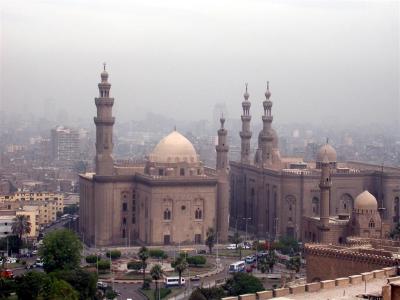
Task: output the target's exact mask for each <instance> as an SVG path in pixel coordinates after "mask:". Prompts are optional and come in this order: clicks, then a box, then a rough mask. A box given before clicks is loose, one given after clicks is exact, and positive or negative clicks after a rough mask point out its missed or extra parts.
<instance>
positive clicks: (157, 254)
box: [149, 249, 168, 259]
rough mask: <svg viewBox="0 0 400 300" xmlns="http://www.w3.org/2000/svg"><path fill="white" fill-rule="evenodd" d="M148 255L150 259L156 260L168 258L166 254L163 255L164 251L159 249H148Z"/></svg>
mask: <svg viewBox="0 0 400 300" xmlns="http://www.w3.org/2000/svg"><path fill="white" fill-rule="evenodd" d="M149 255H150V257H152V258H158V259H166V258H168V255H167V253H165V251H164V250H161V249H149Z"/></svg>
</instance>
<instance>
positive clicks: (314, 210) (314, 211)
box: [312, 197, 319, 217]
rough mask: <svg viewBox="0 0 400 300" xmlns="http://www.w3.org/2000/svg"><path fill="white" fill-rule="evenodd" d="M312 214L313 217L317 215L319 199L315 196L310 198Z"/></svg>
mask: <svg viewBox="0 0 400 300" xmlns="http://www.w3.org/2000/svg"><path fill="white" fill-rule="evenodd" d="M312 214H313V216H314V217H317V216H318V215H319V199H318V198H317V197H314V198H313V199H312Z"/></svg>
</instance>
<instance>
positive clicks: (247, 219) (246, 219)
mask: <svg viewBox="0 0 400 300" xmlns="http://www.w3.org/2000/svg"><path fill="white" fill-rule="evenodd" d="M243 220H245V221H246V235H245V243H246V242H247V221H249V220H251V218H243ZM245 248H246V245H245Z"/></svg>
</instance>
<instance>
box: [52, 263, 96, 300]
mask: <svg viewBox="0 0 400 300" xmlns="http://www.w3.org/2000/svg"><path fill="white" fill-rule="evenodd" d="M51 275H53V276H54V277H55V278H57V279H59V280H64V281H66V282H68V283H69V284H70V285H71V286H72V287H73V288H74V289H75V290H76V291H77V292H78V294H79V299H81V300H86V299H94V296H95V295H96V291H97V275H96V273H93V272H89V271H86V270H84V269H82V268H77V269H74V270H60V271H56V272H53V273H51Z"/></svg>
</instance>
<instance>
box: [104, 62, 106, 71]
mask: <svg viewBox="0 0 400 300" xmlns="http://www.w3.org/2000/svg"><path fill="white" fill-rule="evenodd" d="M106 65H107V64H106V63H105V62H103V69H104V71H105V70H106Z"/></svg>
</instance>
